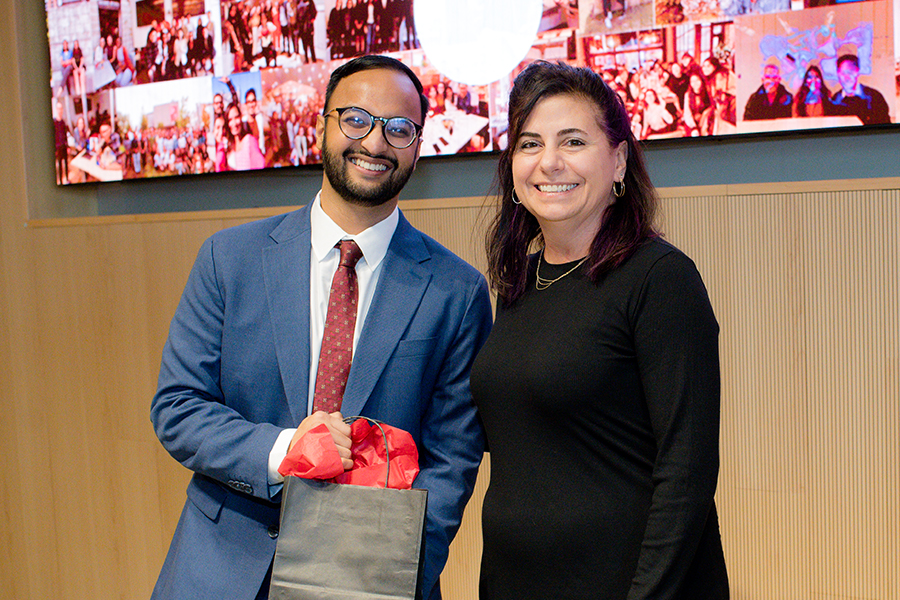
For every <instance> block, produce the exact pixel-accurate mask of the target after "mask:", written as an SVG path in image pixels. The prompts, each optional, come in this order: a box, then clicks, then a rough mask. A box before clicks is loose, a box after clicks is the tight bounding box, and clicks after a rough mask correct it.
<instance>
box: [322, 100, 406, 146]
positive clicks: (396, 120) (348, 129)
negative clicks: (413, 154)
mask: <svg viewBox="0 0 900 600" xmlns="http://www.w3.org/2000/svg"><path fill="white" fill-rule="evenodd" d="M333 112H336V113H337V114H338V125H339V126H340V128H341V132H342V133H343V134H344V135H346V136H347V137H348V138H350V139H351V140H361V139H363V138H364V137H366V136H367V135H369V132H371V131H372V128H373V127H375V121H379V122H380V123H381V128H382V131H383V132H384V139H385V140H387V143H388V144H390V145H391V146H393V147H394V148H397V149H398V150H403V149H404V148H409V147H410V146H412V143H413V142H415V141H416V138H417V137H419V133H421V131H422V126H421V125H418V124H416V123H415V122H414V121H413V120H412V119H407V118H406V117H390V118H386V117H376V116H374V115H372V114H369V112H368V111H366V110H363V109H362V108H359V107H356V106H346V107H344V108H334V109H332V110H330V111H328V112H327V113H325V116H326V117H327V116H328V115H330V114H331V113H333Z"/></svg>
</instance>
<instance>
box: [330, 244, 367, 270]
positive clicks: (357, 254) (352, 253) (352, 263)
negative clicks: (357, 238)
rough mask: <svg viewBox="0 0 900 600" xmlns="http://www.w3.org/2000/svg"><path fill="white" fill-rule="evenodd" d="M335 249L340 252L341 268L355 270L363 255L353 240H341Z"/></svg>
mask: <svg viewBox="0 0 900 600" xmlns="http://www.w3.org/2000/svg"><path fill="white" fill-rule="evenodd" d="M336 247H338V248H340V250H341V266H342V267H347V268H348V269H354V268H356V263H357V262H359V259H360V258H362V255H363V253H362V250H360V249H359V246H357V245H356V242H354V241H353V240H341V243H340V244H337V246H336Z"/></svg>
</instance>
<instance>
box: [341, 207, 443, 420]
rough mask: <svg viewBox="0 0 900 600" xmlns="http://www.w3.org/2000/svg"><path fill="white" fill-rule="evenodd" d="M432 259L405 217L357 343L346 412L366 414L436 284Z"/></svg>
mask: <svg viewBox="0 0 900 600" xmlns="http://www.w3.org/2000/svg"><path fill="white" fill-rule="evenodd" d="M429 258H430V254H429V252H428V250H427V249H426V248H425V244H424V243H423V241H422V237H421V235H420V234H419V233H418V232H417V231H416V230H415V229H413V227H412V225H410V224H409V222H408V221H407V220H406V218H405V217H404V216H403V214H402V213H401V215H400V222H399V223H398V224H397V229H396V231H395V232H394V237H393V239H392V240H391V243H390V246H388V251H387V254H386V255H385V258H384V266H383V269H382V271H381V275H380V276H379V278H378V288H377V289H376V290H375V296H374V297H373V298H372V305H371V306H370V307H369V312H368V314H367V315H366V322H365V324H364V325H363V330H362V332H361V334H360V337H359V342H358V343H357V345H356V352H355V354H354V356H353V364H352V366H351V367H350V375H349V377H348V379H347V389H346V391H345V392H344V402H343V405H342V406H341V412H342V413H343V414H345V415H358V414H361V413H362V410H363V407H364V406H365V404H366V401H367V400H368V398H369V397H370V396H371V395H372V392H373V390H374V389H375V385H376V384H377V383H378V379H379V377H380V376H381V373H382V371H384V368H385V366H386V365H387V364H388V361H389V360H390V358H391V356H393V354H394V349H395V348H396V347H397V343H398V342H399V341H400V338H401V337H402V336H403V332H404V331H406V329H407V327H408V325H409V322H410V321H411V320H412V318H413V315H414V314H415V313H416V310H418V306H419V302H420V301H421V299H422V296H423V295H424V293H425V290H426V289H427V287H428V284H429V282H430V281H431V271H430V270H429V269H428V268H427V267H426V266H425V263H426V262H427V261H428V259H429Z"/></svg>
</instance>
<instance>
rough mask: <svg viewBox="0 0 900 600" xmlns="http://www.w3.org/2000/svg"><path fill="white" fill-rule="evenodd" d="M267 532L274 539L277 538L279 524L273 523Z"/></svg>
mask: <svg viewBox="0 0 900 600" xmlns="http://www.w3.org/2000/svg"><path fill="white" fill-rule="evenodd" d="M266 533H268V534H269V537H270V538H272V539H273V540H274V539H276V538H277V537H278V526H276V525H272V526H271V527H269V530H268V531H267V532H266Z"/></svg>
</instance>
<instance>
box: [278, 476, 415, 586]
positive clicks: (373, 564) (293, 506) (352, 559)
mask: <svg viewBox="0 0 900 600" xmlns="http://www.w3.org/2000/svg"><path fill="white" fill-rule="evenodd" d="M427 497H428V492H427V491H426V490H415V489H414V490H395V489H389V488H375V487H365V486H359V485H344V484H337V483H328V482H324V481H317V480H310V479H303V478H300V477H286V478H285V485H284V493H283V497H282V501H281V525H280V527H279V534H278V542H277V544H276V547H275V562H274V565H273V567H272V583H271V585H270V587H269V600H350V599H360V600H363V599H365V600H400V599H404V600H407V599H408V600H415V599H417V598H420V597H421V591H420V590H419V586H420V584H421V581H420V580H421V567H422V557H423V550H424V532H425V506H426V502H427Z"/></svg>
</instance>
